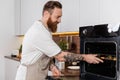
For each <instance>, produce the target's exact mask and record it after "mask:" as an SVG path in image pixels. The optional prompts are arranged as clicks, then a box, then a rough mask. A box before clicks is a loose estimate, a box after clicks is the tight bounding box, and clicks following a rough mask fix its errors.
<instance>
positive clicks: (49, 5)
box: [43, 1, 62, 14]
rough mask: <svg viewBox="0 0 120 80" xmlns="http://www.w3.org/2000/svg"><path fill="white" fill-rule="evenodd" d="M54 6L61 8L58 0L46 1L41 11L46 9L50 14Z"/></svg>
mask: <svg viewBox="0 0 120 80" xmlns="http://www.w3.org/2000/svg"><path fill="white" fill-rule="evenodd" d="M54 8H60V9H62V4H61V3H60V2H58V1H48V2H47V3H46V4H45V5H44V8H43V13H44V11H48V12H49V13H50V14H52V10H53V9H54Z"/></svg>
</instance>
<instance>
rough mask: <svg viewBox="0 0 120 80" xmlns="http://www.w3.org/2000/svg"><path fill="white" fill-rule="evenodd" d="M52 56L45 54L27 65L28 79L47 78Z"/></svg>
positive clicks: (41, 79) (38, 79)
mask: <svg viewBox="0 0 120 80" xmlns="http://www.w3.org/2000/svg"><path fill="white" fill-rule="evenodd" d="M50 59H51V58H50V57H48V56H46V55H45V54H43V55H42V56H41V57H40V58H39V59H38V60H37V61H36V62H35V63H34V64H32V65H25V64H22V65H24V66H26V67H27V73H26V80H46V79H45V78H46V76H47V74H48V69H49V65H50Z"/></svg>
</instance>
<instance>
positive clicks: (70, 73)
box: [5, 56, 80, 80]
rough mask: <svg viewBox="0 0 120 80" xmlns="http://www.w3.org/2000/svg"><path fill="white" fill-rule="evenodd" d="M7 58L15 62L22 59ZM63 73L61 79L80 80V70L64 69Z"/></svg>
mask: <svg viewBox="0 0 120 80" xmlns="http://www.w3.org/2000/svg"><path fill="white" fill-rule="evenodd" d="M5 58H7V59H11V60H15V61H20V58H17V57H11V56H5ZM61 72H62V74H63V75H62V76H61V78H62V79H63V78H64V80H68V78H69V80H79V75H80V70H74V69H67V68H65V69H62V70H61Z"/></svg>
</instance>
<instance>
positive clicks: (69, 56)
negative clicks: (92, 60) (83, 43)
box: [64, 52, 83, 62]
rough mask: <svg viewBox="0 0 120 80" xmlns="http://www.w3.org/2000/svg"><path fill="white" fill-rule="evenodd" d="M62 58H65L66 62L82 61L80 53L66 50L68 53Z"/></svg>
mask: <svg viewBox="0 0 120 80" xmlns="http://www.w3.org/2000/svg"><path fill="white" fill-rule="evenodd" d="M64 58H65V59H66V62H70V61H71V62H73V61H82V60H83V56H82V55H80V54H75V53H70V52H68V54H67V55H66V56H64Z"/></svg>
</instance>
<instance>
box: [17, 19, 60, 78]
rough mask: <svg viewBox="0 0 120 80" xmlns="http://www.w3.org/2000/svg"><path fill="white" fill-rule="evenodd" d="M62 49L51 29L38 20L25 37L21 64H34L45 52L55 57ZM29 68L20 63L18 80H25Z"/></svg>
mask: <svg viewBox="0 0 120 80" xmlns="http://www.w3.org/2000/svg"><path fill="white" fill-rule="evenodd" d="M60 51H61V49H60V48H59V46H58V45H57V44H56V43H55V42H54V41H53V39H52V35H51V33H50V32H49V30H48V29H47V28H46V27H45V26H43V24H42V23H41V22H40V21H36V22H35V23H34V24H33V25H32V26H31V28H30V29H29V30H28V31H27V33H26V34H25V36H24V39H23V48H22V58H21V64H25V65H31V64H34V63H35V62H36V61H37V60H38V59H39V58H40V57H41V56H42V55H43V54H45V55H47V56H48V57H53V56H55V55H56V54H58V53H59V52H60ZM26 72H27V68H26V67H25V66H23V65H20V66H19V68H18V71H17V75H16V80H25V77H26Z"/></svg>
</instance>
